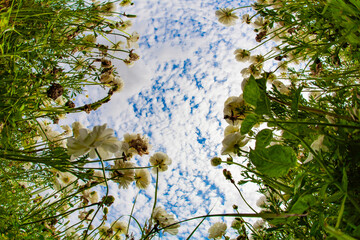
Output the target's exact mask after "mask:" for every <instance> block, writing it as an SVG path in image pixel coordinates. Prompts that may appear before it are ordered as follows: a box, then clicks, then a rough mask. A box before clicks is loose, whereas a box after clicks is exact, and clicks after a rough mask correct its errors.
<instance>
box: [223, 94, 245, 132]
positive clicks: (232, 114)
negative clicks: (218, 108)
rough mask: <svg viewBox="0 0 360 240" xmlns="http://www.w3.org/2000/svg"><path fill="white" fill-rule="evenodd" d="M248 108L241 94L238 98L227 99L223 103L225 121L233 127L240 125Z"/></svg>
mask: <svg viewBox="0 0 360 240" xmlns="http://www.w3.org/2000/svg"><path fill="white" fill-rule="evenodd" d="M248 108H249V106H247V105H246V103H245V100H244V99H243V95H242V94H241V95H240V96H239V97H234V96H232V97H229V98H228V99H226V101H225V103H224V119H225V121H226V122H227V123H228V124H231V125H234V126H237V125H240V124H241V122H242V121H243V120H244V119H245V117H246V115H247V110H248Z"/></svg>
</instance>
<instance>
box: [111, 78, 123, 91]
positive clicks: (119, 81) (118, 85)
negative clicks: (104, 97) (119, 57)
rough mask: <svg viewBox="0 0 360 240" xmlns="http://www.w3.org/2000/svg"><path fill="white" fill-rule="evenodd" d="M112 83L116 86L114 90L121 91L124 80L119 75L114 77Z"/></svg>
mask: <svg viewBox="0 0 360 240" xmlns="http://www.w3.org/2000/svg"><path fill="white" fill-rule="evenodd" d="M112 84H113V85H114V86H116V89H115V91H114V92H121V90H123V88H124V80H122V79H121V78H120V77H115V78H114V81H113V82H112Z"/></svg>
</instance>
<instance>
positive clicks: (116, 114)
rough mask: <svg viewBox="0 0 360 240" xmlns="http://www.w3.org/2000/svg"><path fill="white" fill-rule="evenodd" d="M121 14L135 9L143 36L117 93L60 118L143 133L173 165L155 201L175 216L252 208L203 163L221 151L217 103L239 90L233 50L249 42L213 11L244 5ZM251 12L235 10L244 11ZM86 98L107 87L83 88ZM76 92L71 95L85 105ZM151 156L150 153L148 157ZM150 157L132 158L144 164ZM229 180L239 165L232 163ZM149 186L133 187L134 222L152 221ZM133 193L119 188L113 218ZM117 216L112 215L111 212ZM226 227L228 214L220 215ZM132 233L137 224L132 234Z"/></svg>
mask: <svg viewBox="0 0 360 240" xmlns="http://www.w3.org/2000/svg"><path fill="white" fill-rule="evenodd" d="M134 3H135V5H134V6H133V7H129V8H128V9H127V13H134V14H136V15H138V17H137V18H136V19H134V20H133V24H134V25H133V27H132V29H131V30H130V31H129V32H132V31H137V32H138V33H139V34H140V36H141V38H140V41H139V45H140V48H139V49H138V50H136V52H137V53H138V54H139V55H140V56H141V59H140V60H139V61H138V62H136V64H135V65H134V66H133V67H131V68H127V67H126V66H124V65H123V64H119V65H117V66H116V67H117V69H118V72H119V74H120V75H121V76H122V78H123V79H124V81H125V87H124V90H123V91H122V92H121V93H118V94H117V95H115V96H113V98H112V100H111V101H110V102H109V103H107V104H105V105H103V106H102V107H101V108H100V109H99V110H97V111H95V112H91V114H89V115H87V114H85V113H80V114H76V115H72V116H71V118H69V119H66V120H65V121H63V122H62V124H64V123H69V124H70V123H71V122H72V121H73V120H79V121H81V122H82V123H83V124H84V125H85V126H93V125H99V124H103V123H107V124H108V126H109V127H110V128H113V129H114V130H115V131H116V134H117V136H118V137H119V138H120V139H121V138H122V136H123V134H124V133H142V134H146V135H147V136H148V137H149V139H150V144H151V145H152V152H151V153H154V152H157V151H163V152H165V153H167V154H168V155H169V156H170V158H171V159H172V160H173V163H172V165H171V167H170V169H169V170H168V171H167V172H164V173H163V174H161V176H160V182H159V192H158V204H160V205H162V206H164V207H165V209H166V210H167V211H168V212H171V213H173V214H175V215H176V217H177V219H178V220H183V219H186V218H189V217H195V216H198V215H205V214H206V213H207V212H208V211H209V209H210V208H212V207H214V209H213V213H225V212H228V213H232V211H233V210H232V205H233V204H237V205H238V206H239V210H240V211H241V212H246V213H250V212H251V211H250V209H248V208H247V207H246V206H245V204H244V203H243V201H242V200H240V196H239V195H238V194H237V193H236V189H234V188H233V187H232V186H231V184H230V183H228V182H226V181H225V179H224V177H223V175H222V168H220V167H219V168H214V167H212V166H211V165H210V159H211V158H212V157H214V156H217V155H220V150H221V141H222V139H223V131H224V128H225V127H226V126H227V124H226V122H225V121H224V120H223V105H224V102H225V100H226V99H227V98H228V97H229V96H239V95H240V94H241V81H242V77H241V74H240V71H241V69H243V68H244V67H246V64H242V63H239V62H236V61H235V58H234V55H233V52H234V50H235V49H237V48H247V49H249V48H251V47H253V46H255V45H256V42H255V40H254V39H255V33H254V32H253V30H252V29H251V28H250V27H249V26H247V25H245V24H241V23H240V21H238V24H237V25H235V26H233V27H224V26H222V25H221V24H220V23H218V22H217V19H216V17H215V11H216V10H217V9H218V8H220V7H238V6H245V5H246V2H245V1H220V0H218V1H214V0H161V1H156V0H141V1H140V0H138V1H134ZM247 11H250V10H249V9H244V10H242V11H238V13H240V16H239V17H240V18H241V14H243V13H246V12H247ZM88 93H89V95H90V98H91V99H99V98H101V97H102V96H104V95H105V92H104V91H102V90H101V89H100V90H99V89H97V88H88ZM83 100H84V99H82V98H79V99H77V101H83ZM150 155H151V154H150ZM148 160H149V157H142V158H138V159H137V161H138V164H139V165H140V166H147V165H148V164H149V163H148ZM228 169H231V171H232V173H233V176H234V177H235V180H240V169H237V168H234V167H231V168H228ZM154 186H155V181H153V184H152V187H149V189H147V190H146V191H142V192H140V194H139V196H138V200H137V205H136V207H135V214H134V215H135V216H136V217H137V218H138V219H139V221H140V222H141V223H144V222H145V220H146V219H147V218H149V216H150V213H151V208H152V201H153V200H152V198H153V196H154ZM243 191H244V196H245V198H246V199H247V200H249V202H251V203H253V205H254V203H255V201H256V200H257V199H258V198H259V196H260V194H258V193H256V187H255V186H254V185H245V186H244V188H243ZM137 192H138V190H137V189H136V188H135V187H133V189H128V190H124V189H120V190H119V189H118V188H117V186H116V185H115V184H111V189H110V193H111V194H112V195H114V196H116V202H115V204H114V206H113V207H112V210H115V211H116V214H117V216H120V215H128V214H129V213H130V210H131V207H132V203H133V199H134V197H135V195H136V194H137ZM114 218H115V215H114ZM217 221H220V219H209V220H208V221H205V222H204V223H203V225H202V226H201V227H200V228H199V229H198V231H197V232H196V233H195V235H194V236H193V238H194V239H204V238H205V236H206V235H207V230H208V228H209V227H210V226H211V224H212V223H215V222H217ZM225 221H226V222H227V223H228V226H230V223H231V221H232V219H226V220H225ZM196 224H197V222H196V221H194V222H191V223H187V224H183V225H182V226H181V227H180V232H179V234H178V235H177V236H171V235H168V234H165V235H164V236H163V237H162V239H185V238H186V236H188V234H189V233H190V232H191V231H192V229H193V228H194V227H195V226H196ZM135 232H136V230H135Z"/></svg>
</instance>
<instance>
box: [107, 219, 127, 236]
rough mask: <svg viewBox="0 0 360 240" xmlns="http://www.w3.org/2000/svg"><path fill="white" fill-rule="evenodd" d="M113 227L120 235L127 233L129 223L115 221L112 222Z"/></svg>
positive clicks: (115, 232)
mask: <svg viewBox="0 0 360 240" xmlns="http://www.w3.org/2000/svg"><path fill="white" fill-rule="evenodd" d="M111 228H112V229H113V231H114V234H116V235H120V234H126V233H127V223H126V222H124V221H119V220H117V221H115V222H113V223H112V224H111Z"/></svg>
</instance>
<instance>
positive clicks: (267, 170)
mask: <svg viewBox="0 0 360 240" xmlns="http://www.w3.org/2000/svg"><path fill="white" fill-rule="evenodd" d="M249 157H250V161H251V162H252V163H253V164H254V165H255V167H256V169H257V170H258V171H259V172H261V173H263V174H265V175H268V176H270V177H281V176H284V175H286V174H287V173H288V172H289V169H290V168H292V167H294V166H295V165H296V156H295V153H294V151H293V149H292V148H290V147H285V146H281V145H274V146H271V147H269V148H265V149H255V150H251V151H250V155H249Z"/></svg>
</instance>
